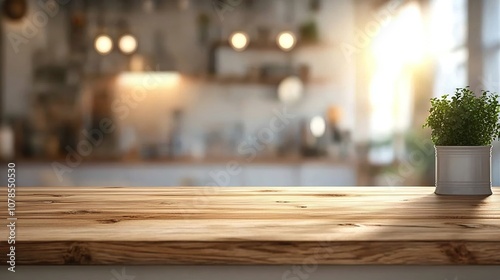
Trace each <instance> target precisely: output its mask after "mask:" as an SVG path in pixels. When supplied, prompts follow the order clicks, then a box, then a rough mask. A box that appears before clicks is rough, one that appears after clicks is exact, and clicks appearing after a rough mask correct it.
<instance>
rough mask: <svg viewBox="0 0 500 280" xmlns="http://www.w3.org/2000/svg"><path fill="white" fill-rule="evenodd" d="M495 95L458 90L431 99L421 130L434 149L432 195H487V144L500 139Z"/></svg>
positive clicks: (499, 110)
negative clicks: (428, 135) (428, 130)
mask: <svg viewBox="0 0 500 280" xmlns="http://www.w3.org/2000/svg"><path fill="white" fill-rule="evenodd" d="M497 99H498V94H496V93H491V92H489V91H483V92H482V94H481V95H480V96H476V95H475V94H474V92H473V91H471V90H470V89H469V87H466V88H458V89H457V90H456V91H455V95H454V96H452V97H451V99H450V98H449V97H448V95H444V96H442V97H440V98H432V99H431V108H430V110H429V113H430V114H429V116H428V117H427V120H426V122H425V124H424V125H423V127H430V128H431V139H432V142H433V143H434V145H435V150H436V181H435V182H436V191H435V193H436V194H442V195H490V194H491V193H492V192H491V143H492V142H493V140H495V139H497V138H498V137H499V136H500V124H499V123H498V116H499V113H500V107H499V102H498V100H497Z"/></svg>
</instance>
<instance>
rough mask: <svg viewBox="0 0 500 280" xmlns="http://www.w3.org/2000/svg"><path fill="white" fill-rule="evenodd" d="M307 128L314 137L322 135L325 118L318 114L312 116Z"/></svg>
mask: <svg viewBox="0 0 500 280" xmlns="http://www.w3.org/2000/svg"><path fill="white" fill-rule="evenodd" d="M309 128H310V129H311V133H312V135H313V136H314V137H321V136H323V135H324V134H325V131H326V122H325V119H323V118H322V117H320V116H316V117H314V118H312V120H311V123H310V124H309Z"/></svg>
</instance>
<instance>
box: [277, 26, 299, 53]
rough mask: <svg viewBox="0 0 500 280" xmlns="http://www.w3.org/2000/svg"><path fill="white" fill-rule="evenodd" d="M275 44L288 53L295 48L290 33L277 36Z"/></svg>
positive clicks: (293, 37)
mask: <svg viewBox="0 0 500 280" xmlns="http://www.w3.org/2000/svg"><path fill="white" fill-rule="evenodd" d="M277 42H278V46H279V47H280V48H281V49H282V50H284V51H289V50H291V49H292V48H293V47H294V46H295V43H296V40H295V36H294V35H293V33H292V32H288V31H285V32H281V33H280V34H278V39H277Z"/></svg>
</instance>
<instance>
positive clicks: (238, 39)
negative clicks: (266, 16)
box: [229, 32, 250, 51]
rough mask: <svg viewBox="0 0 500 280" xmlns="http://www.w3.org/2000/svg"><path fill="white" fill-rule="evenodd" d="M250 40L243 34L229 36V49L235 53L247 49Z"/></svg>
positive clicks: (237, 33) (236, 33)
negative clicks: (231, 48)
mask: <svg viewBox="0 0 500 280" xmlns="http://www.w3.org/2000/svg"><path fill="white" fill-rule="evenodd" d="M249 42H250V40H249V39H248V35H247V34H246V33H243V32H235V33H233V34H232V35H231V37H230V39H229V43H230V44H231V47H233V49H235V50H236V51H243V50H245V49H246V48H247V46H248V43H249Z"/></svg>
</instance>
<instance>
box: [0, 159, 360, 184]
mask: <svg viewBox="0 0 500 280" xmlns="http://www.w3.org/2000/svg"><path fill="white" fill-rule="evenodd" d="M16 169H17V171H16V174H17V185H19V186H178V185H184V186H207V185H208V186H214V185H218V186H270V185H272V186H301V185H302V186H337V185H346V186H353V185H356V183H357V182H356V169H355V166H354V164H344V163H329V162H318V163H314V164H313V163H305V162H292V163H286V162H278V163H277V162H273V163H252V164H246V163H241V164H238V166H237V167H235V168H234V170H228V167H227V163H226V162H216V163H210V162H208V163H204V162H192V163H186V162H180V163H175V162H129V163H119V162H116V163H114V162H98V163H83V164H81V165H80V166H77V167H75V168H69V169H67V170H66V172H64V173H63V174H62V176H58V175H57V173H56V171H54V168H53V166H52V163H51V162H45V163H18V164H17V166H16ZM0 172H1V174H0V180H2V182H7V177H6V174H7V172H6V167H2V168H1V169H0Z"/></svg>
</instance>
